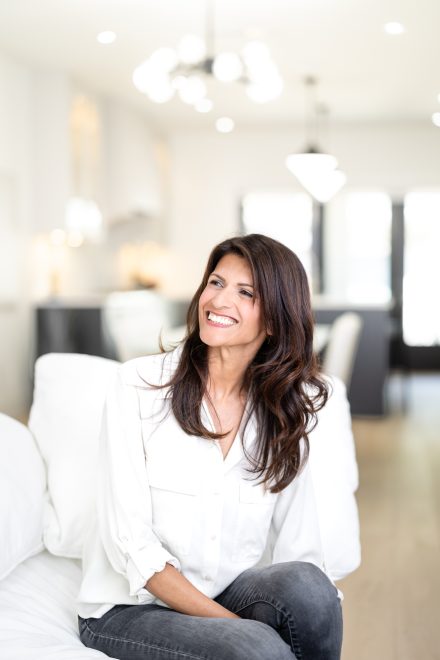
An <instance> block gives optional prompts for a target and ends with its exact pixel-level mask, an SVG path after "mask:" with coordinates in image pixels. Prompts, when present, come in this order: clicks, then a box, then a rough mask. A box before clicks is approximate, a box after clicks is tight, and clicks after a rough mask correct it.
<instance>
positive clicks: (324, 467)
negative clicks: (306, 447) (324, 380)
mask: <svg viewBox="0 0 440 660" xmlns="http://www.w3.org/2000/svg"><path fill="white" fill-rule="evenodd" d="M330 383H331V390H332V392H331V395H330V398H329V400H328V402H327V404H326V405H325V406H324V408H323V409H322V410H321V411H320V412H319V413H318V420H319V423H318V424H317V426H316V428H315V430H313V431H312V432H311V433H310V436H309V438H310V471H311V474H312V480H313V485H314V491H315V499H316V507H317V510H318V517H319V526H320V532H321V540H322V544H323V548H324V555H325V557H326V568H327V571H328V573H329V574H330V575H331V576H332V578H333V579H335V580H339V579H340V578H341V577H343V576H344V575H348V573H351V572H352V571H354V570H355V569H356V568H357V567H358V566H359V564H360V561H361V547H360V539H359V518H358V511H357V505H356V500H355V497H354V493H355V491H356V490H357V487H358V468H357V462H356V453H355V445H354V441H353V433H352V428H351V416H350V406H349V403H348V400H347V395H346V388H345V385H344V384H343V382H342V381H341V380H339V379H338V378H332V379H330Z"/></svg>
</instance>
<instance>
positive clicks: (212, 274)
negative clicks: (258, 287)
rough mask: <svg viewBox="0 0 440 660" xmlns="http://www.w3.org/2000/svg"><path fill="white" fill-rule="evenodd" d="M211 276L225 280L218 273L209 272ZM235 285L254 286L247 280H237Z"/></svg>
mask: <svg viewBox="0 0 440 660" xmlns="http://www.w3.org/2000/svg"><path fill="white" fill-rule="evenodd" d="M211 277H218V279H219V280H221V281H222V282H225V278H224V277H222V276H221V275H219V274H218V273H211ZM237 286H249V287H250V288H251V289H253V288H254V285H253V284H249V283H248V282H237Z"/></svg>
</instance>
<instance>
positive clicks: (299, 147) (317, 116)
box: [0, 0, 440, 660]
mask: <svg viewBox="0 0 440 660" xmlns="http://www.w3.org/2000/svg"><path fill="white" fill-rule="evenodd" d="M439 25H440V4H439V3H438V2H437V1H436V0H420V2H418V3H417V4H416V3H414V2H410V1H409V0H400V1H399V2H397V0H369V1H368V2H366V3H359V2H356V0H289V1H288V0H271V2H269V0H253V1H252V2H251V1H250V0H241V1H240V2H232V0H217V1H216V2H215V1H214V0H185V1H184V2H183V1H180V2H179V1H178V0H161V1H160V2H159V1H158V0H156V1H154V0H74V1H73V0H39V2H35V1H33V0H14V2H10V1H8V0H0V337H1V342H0V373H1V375H2V387H1V388H0V410H1V411H2V412H5V413H7V414H9V415H12V416H15V417H17V418H19V419H25V418H26V416H27V413H28V410H29V405H30V402H31V397H32V373H33V365H34V362H35V359H36V357H38V356H39V355H41V354H43V353H46V352H50V351H57V352H82V353H90V354H94V355H101V356H104V357H110V358H116V359H120V360H125V359H129V358H130V357H134V356H136V355H140V354H145V353H149V352H155V351H156V350H157V346H158V334H159V332H160V331H161V330H162V332H163V338H164V341H165V343H167V342H168V343H171V342H172V341H175V340H178V339H180V338H181V337H182V333H183V327H182V326H183V323H184V320H185V312H186V308H187V305H188V302H189V300H190V298H191V296H192V294H193V292H194V290H195V289H196V287H197V285H198V283H199V281H200V278H201V275H202V272H203V267H204V264H205V261H206V258H207V255H208V254H209V251H210V250H211V248H212V247H213V245H215V244H216V243H217V242H219V241H221V240H223V239H224V238H226V237H228V236H231V235H234V234H237V233H240V232H259V233H264V234H268V235H270V236H273V237H274V238H276V239H278V240H281V241H282V242H284V243H286V244H287V245H288V246H289V247H291V248H292V249H293V250H294V251H295V252H297V254H298V255H299V256H300V258H301V259H302V261H303V263H304V265H305V267H306V269H307V272H308V274H309V279H310V286H311V290H312V293H313V306H314V312H315V317H316V321H317V332H316V340H315V343H316V350H317V352H318V353H319V354H320V355H321V357H322V362H323V368H324V369H326V370H327V371H329V372H331V373H336V374H338V375H340V376H341V377H342V378H343V380H344V381H345V383H346V385H347V388H348V394H349V399H350V404H351V409H352V413H353V416H354V431H355V437H356V442H357V451H358V459H359V464H360V473H361V486H360V489H359V498H358V500H359V506H360V512H361V521H362V540H363V548H364V562H363V565H362V568H361V569H360V570H359V571H358V572H357V573H355V574H354V575H353V576H351V577H350V578H348V579H347V580H346V581H345V582H346V584H344V585H342V588H343V589H344V591H345V594H346V604H345V609H346V613H345V618H346V633H345V643H344V658H345V660H348V659H349V658H350V660H363V658H370V657H372V656H373V657H378V658H381V659H384V660H392V659H394V658H396V660H397V658H398V659H399V660H402V659H405V658H408V659H409V658H414V657H419V656H420V657H424V658H425V660H428V659H430V658H440V652H439V651H438V646H439V645H438V640H437V638H436V632H437V630H436V627H437V625H438V620H439V616H440V606H439V593H440V578H439V575H440V570H439V569H440V566H439V557H440V554H439V551H440V531H439V522H438V512H439V507H440V480H439V477H438V475H439V468H440V451H439V442H440V437H439V435H440V434H439V432H438V429H439V428H440V413H439V408H440V406H439V404H440V296H439V295H438V285H439V283H440V260H439V258H438V252H439V248H440V76H439V72H438V65H436V64H435V62H439V61H440V40H439V39H438V26H439Z"/></svg>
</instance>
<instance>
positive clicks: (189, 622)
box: [79, 561, 342, 660]
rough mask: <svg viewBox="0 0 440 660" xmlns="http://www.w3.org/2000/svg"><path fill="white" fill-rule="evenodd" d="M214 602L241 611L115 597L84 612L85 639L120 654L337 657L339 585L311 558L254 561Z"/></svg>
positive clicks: (232, 659)
mask: <svg viewBox="0 0 440 660" xmlns="http://www.w3.org/2000/svg"><path fill="white" fill-rule="evenodd" d="M215 600H216V601H217V602H219V603H221V605H223V606H224V607H226V608H227V609H228V610H231V611H232V612H235V613H236V614H238V615H239V616H240V617H241V619H214V618H205V617H196V616H189V615H188V614H180V613H179V612H175V611H174V610H170V609H168V608H166V607H161V606H160V605H116V606H115V607H113V608H112V609H111V610H110V611H109V612H107V613H106V614H104V616H102V617H101V618H100V619H93V618H90V619H81V618H80V617H79V631H80V637H81V641H82V642H83V644H85V645H86V646H88V647H90V648H93V649H98V650H99V651H102V652H103V653H106V654H107V655H109V656H111V657H112V658H118V660H141V659H142V660H295V658H296V660H339V658H340V654H341V644H342V613H341V605H340V602H339V599H338V597H337V591H336V589H335V587H334V586H333V585H332V584H331V582H330V581H329V579H328V578H327V576H326V575H325V574H324V573H323V572H322V571H321V570H320V569H319V568H317V567H316V566H314V565H313V564H309V563H305V562H297V561H293V562H286V563H282V564H274V565H273V566H268V567H265V568H250V569H248V570H247V571H244V572H243V573H242V574H241V575H239V576H238V578H237V579H236V580H234V582H233V583H232V584H231V585H229V587H227V588H226V589H225V590H224V591H223V592H222V593H221V594H220V595H219V596H217V598H216V599H215Z"/></svg>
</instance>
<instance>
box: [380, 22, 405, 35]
mask: <svg viewBox="0 0 440 660" xmlns="http://www.w3.org/2000/svg"><path fill="white" fill-rule="evenodd" d="M383 29H384V30H385V32H386V33H387V34H391V35H393V36H395V35H398V34H403V33H404V32H406V28H405V26H404V25H402V23H399V22H398V21H390V22H389V23H385V25H384V26H383Z"/></svg>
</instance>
